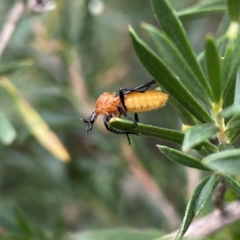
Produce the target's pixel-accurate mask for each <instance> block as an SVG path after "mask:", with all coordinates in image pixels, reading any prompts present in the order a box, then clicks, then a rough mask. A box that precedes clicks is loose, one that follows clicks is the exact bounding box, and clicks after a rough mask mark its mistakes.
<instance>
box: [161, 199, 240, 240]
mask: <svg viewBox="0 0 240 240" xmlns="http://www.w3.org/2000/svg"><path fill="white" fill-rule="evenodd" d="M239 219H240V201H234V202H232V203H230V204H228V205H226V207H225V208H224V213H223V214H222V213H221V211H219V210H218V209H216V210H215V211H213V212H212V213H210V214H209V215H207V216H205V217H203V218H200V219H198V220H196V221H194V222H193V223H192V224H191V225H190V227H189V228H188V230H187V232H186V234H185V237H186V238H187V239H191V240H192V239H204V238H205V237H207V236H209V235H211V234H213V233H215V232H216V231H218V230H219V229H221V228H223V227H225V226H227V225H229V224H232V223H234V222H236V221H237V220H239ZM176 234H177V231H175V232H173V233H170V234H168V235H165V236H163V237H161V238H158V239H157V240H171V239H174V238H175V236H176Z"/></svg>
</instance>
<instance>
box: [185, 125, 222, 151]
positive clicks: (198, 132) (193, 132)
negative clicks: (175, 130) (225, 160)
mask: <svg viewBox="0 0 240 240" xmlns="http://www.w3.org/2000/svg"><path fill="white" fill-rule="evenodd" d="M217 131H218V127H217V126H216V125H215V124H213V123H206V124H201V125H197V126H194V127H191V128H189V129H188V130H187V131H186V132H185V136H184V140H183V147H182V148H183V151H184V152H186V151H188V150H189V149H191V148H193V147H194V146H196V145H198V144H199V143H201V142H203V141H204V140H206V139H208V138H211V137H214V136H215V134H216V133H217Z"/></svg>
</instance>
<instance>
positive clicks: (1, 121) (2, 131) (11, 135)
mask: <svg viewBox="0 0 240 240" xmlns="http://www.w3.org/2000/svg"><path fill="white" fill-rule="evenodd" d="M16 135H17V134H16V131H15V129H14V128H13V126H12V124H11V123H10V122H9V121H8V119H7V117H6V116H5V114H4V113H3V112H2V111H0V141H1V142H2V143H3V144H6V145H8V144H11V143H12V142H13V140H14V139H15V137H16Z"/></svg>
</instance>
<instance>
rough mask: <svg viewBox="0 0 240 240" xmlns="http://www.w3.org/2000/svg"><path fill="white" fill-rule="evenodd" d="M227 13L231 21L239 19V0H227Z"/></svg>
mask: <svg viewBox="0 0 240 240" xmlns="http://www.w3.org/2000/svg"><path fill="white" fill-rule="evenodd" d="M227 8H228V14H229V16H230V19H231V21H232V22H238V21H239V14H240V1H239V0H227Z"/></svg>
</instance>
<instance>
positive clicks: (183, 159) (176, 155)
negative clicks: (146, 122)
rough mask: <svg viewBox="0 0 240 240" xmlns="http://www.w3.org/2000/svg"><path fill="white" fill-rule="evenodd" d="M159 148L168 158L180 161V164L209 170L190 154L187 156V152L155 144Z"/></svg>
mask: <svg viewBox="0 0 240 240" xmlns="http://www.w3.org/2000/svg"><path fill="white" fill-rule="evenodd" d="M157 147H158V148H159V150H160V151H161V152H162V153H163V154H164V155H165V156H166V157H168V158H169V159H170V160H172V161H174V162H177V163H180V164H182V165H185V166H187V167H191V168H197V169H202V170H209V169H208V168H206V167H205V166H204V165H203V164H202V163H201V161H200V160H199V159H197V158H194V157H192V156H189V155H187V154H184V153H182V152H180V151H178V150H175V149H173V148H169V147H165V146H161V145H157Z"/></svg>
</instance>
